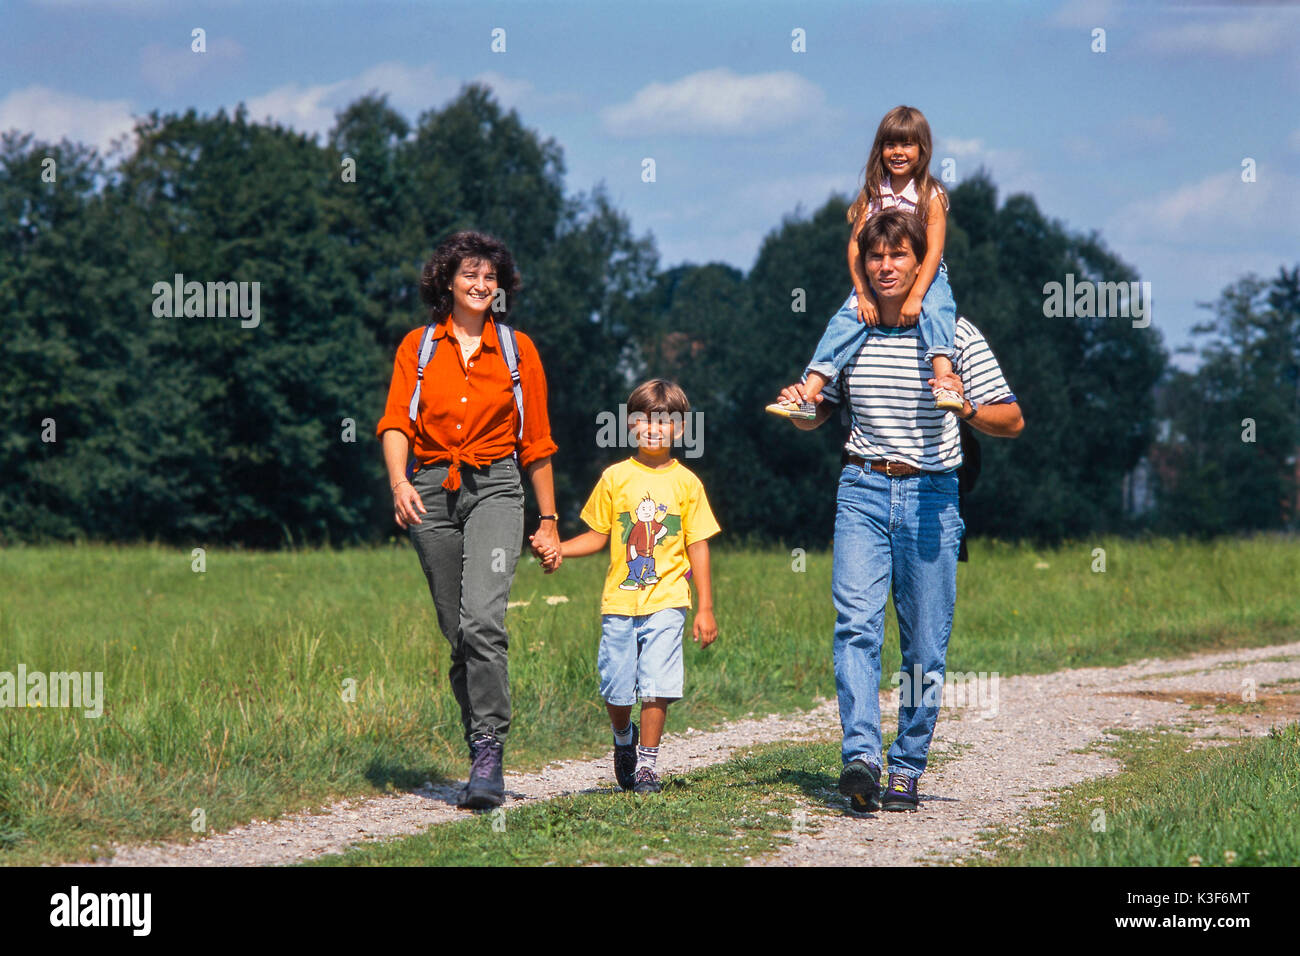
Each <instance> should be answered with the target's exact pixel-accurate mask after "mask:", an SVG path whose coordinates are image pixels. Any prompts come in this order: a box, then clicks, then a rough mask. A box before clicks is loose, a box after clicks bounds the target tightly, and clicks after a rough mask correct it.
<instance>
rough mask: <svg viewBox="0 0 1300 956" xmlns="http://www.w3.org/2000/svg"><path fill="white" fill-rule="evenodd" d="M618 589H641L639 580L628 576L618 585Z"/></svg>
mask: <svg viewBox="0 0 1300 956" xmlns="http://www.w3.org/2000/svg"><path fill="white" fill-rule="evenodd" d="M618 589H619V590H620V591H639V590H641V582H639V581H638V580H637V579H636V578H628V579H627V580H626V581H624V582H623V583H622V584H620V585H619V586H618Z"/></svg>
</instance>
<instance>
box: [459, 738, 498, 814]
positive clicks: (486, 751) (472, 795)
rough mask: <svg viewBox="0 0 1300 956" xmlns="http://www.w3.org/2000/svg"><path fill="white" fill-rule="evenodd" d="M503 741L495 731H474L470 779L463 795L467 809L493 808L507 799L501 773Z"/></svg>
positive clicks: (463, 801) (463, 802)
mask: <svg viewBox="0 0 1300 956" xmlns="http://www.w3.org/2000/svg"><path fill="white" fill-rule="evenodd" d="M501 750H502V747H501V741H500V740H498V739H497V736H496V734H494V733H481V734H475V735H474V737H473V739H471V740H470V742H469V754H470V767H469V783H467V784H466V785H465V790H464V792H463V793H462V794H461V797H460V806H461V807H462V808H464V809H467V810H490V809H492V808H493V807H499V806H501V804H502V803H504V802H505V799H506V784H505V780H504V779H503V778H502V774H501Z"/></svg>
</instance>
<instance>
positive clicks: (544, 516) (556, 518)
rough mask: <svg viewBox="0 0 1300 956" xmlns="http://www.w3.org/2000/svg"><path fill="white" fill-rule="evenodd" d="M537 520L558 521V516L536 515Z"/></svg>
mask: <svg viewBox="0 0 1300 956" xmlns="http://www.w3.org/2000/svg"><path fill="white" fill-rule="evenodd" d="M537 520H538V521H559V520H560V516H559V515H538V516H537Z"/></svg>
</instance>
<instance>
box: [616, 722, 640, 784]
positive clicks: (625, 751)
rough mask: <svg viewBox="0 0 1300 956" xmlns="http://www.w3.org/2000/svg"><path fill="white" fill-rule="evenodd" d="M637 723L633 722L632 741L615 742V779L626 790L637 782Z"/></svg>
mask: <svg viewBox="0 0 1300 956" xmlns="http://www.w3.org/2000/svg"><path fill="white" fill-rule="evenodd" d="M636 741H637V732H636V724H635V723H634V724H632V742H631V743H630V744H619V743H616V744H614V779H615V780H617V781H618V785H619V786H620V787H622V788H623V789H624V790H631V789H632V785H633V784H635V783H636Z"/></svg>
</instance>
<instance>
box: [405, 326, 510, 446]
mask: <svg viewBox="0 0 1300 956" xmlns="http://www.w3.org/2000/svg"><path fill="white" fill-rule="evenodd" d="M433 328H434V323H432V322H430V323H429V324H428V325H426V326H425V327H424V335H423V336H421V338H420V358H419V364H418V365H417V366H416V369H415V391H413V392H412V393H411V407H410V409H409V414H410V418H411V421H415V419H416V416H417V415H418V414H419V411H420V386H421V384H423V382H424V367H425V366H426V365H428V364H429V359H431V358H433V353H434V352H435V351H437V349H438V340H437V339H435V338H434V337H433ZM497 341H498V342H499V343H500V345H501V356H502V357H503V358H504V359H505V360H506V368H508V369H510V387H511V388H512V389H513V390H514V393H515V407H516V408H517V409H519V438H521V439H522V438H523V437H524V388H523V384H522V382H521V381H520V378H519V342H518V340H517V339H516V338H515V330H514V329H512V328H511V327H510V326H508V325H503V324H501V323H500V322H498V323H497Z"/></svg>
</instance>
